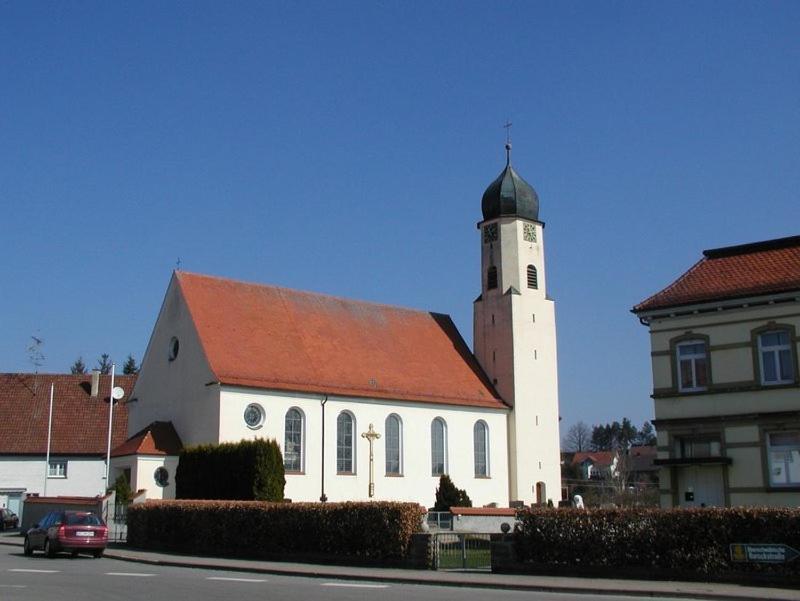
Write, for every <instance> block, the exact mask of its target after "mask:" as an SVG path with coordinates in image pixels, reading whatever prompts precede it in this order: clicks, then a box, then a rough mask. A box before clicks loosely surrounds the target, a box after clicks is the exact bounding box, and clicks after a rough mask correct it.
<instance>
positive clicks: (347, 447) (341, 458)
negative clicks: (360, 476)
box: [336, 411, 355, 474]
mask: <svg viewBox="0 0 800 601" xmlns="http://www.w3.org/2000/svg"><path fill="white" fill-rule="evenodd" d="M354 432H355V419H354V418H353V416H352V415H351V414H350V413H348V412H347V411H342V412H341V413H340V414H339V417H338V418H337V419H336V472H337V473H339V474H352V473H354V472H355V470H354V469H353V466H354V465H355V461H354V452H353V451H354V448H355V445H354V444H353V434H354Z"/></svg>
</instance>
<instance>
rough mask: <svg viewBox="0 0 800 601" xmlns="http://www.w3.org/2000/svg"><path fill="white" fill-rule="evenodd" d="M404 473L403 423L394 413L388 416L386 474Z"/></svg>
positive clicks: (396, 474)
mask: <svg viewBox="0 0 800 601" xmlns="http://www.w3.org/2000/svg"><path fill="white" fill-rule="evenodd" d="M402 473H403V424H402V422H401V421H400V418H399V417H398V416H397V415H395V414H394V413H393V414H391V415H390V416H389V417H387V418H386V474H387V475H392V476H399V475H401V474H402Z"/></svg>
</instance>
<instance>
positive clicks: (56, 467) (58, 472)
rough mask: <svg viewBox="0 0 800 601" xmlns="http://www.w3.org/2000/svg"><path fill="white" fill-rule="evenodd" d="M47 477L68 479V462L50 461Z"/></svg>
mask: <svg viewBox="0 0 800 601" xmlns="http://www.w3.org/2000/svg"><path fill="white" fill-rule="evenodd" d="M47 477H48V478H66V477H67V461H66V460H60V459H58V460H55V461H52V460H51V461H50V463H49V464H48V466H47Z"/></svg>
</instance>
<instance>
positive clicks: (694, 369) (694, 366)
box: [675, 339, 710, 392]
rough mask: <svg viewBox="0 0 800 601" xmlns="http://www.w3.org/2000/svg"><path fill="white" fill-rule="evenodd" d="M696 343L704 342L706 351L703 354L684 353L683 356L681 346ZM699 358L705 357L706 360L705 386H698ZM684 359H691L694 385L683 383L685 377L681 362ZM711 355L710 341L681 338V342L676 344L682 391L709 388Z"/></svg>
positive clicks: (699, 390)
mask: <svg viewBox="0 0 800 601" xmlns="http://www.w3.org/2000/svg"><path fill="white" fill-rule="evenodd" d="M696 344H702V345H703V349H704V352H703V354H702V355H701V354H700V353H693V354H690V355H683V356H681V348H682V347H686V346H694V345H696ZM698 359H705V362H706V385H705V386H698V385H697V360H698ZM683 361H690V362H691V366H692V383H693V385H692V386H684V385H683V377H682V373H681V363H682V362H683ZM709 361H710V359H709V356H708V343H707V342H706V341H705V340H703V339H696V340H681V341H680V342H679V343H677V344H676V345H675V367H676V369H677V374H675V375H676V377H677V378H678V390H679V391H680V392H702V391H704V390H708V381H709V379H710V378H709V370H708V365H709Z"/></svg>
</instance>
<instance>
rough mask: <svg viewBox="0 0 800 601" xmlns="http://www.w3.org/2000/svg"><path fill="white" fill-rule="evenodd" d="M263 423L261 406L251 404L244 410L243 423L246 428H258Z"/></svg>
mask: <svg viewBox="0 0 800 601" xmlns="http://www.w3.org/2000/svg"><path fill="white" fill-rule="evenodd" d="M263 421H264V410H263V409H262V408H261V405H257V404H256V403H252V404H250V405H248V406H247V408H246V409H245V410H244V423H245V424H247V427H248V428H253V429H255V428H260V427H261V424H262V423H263Z"/></svg>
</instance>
